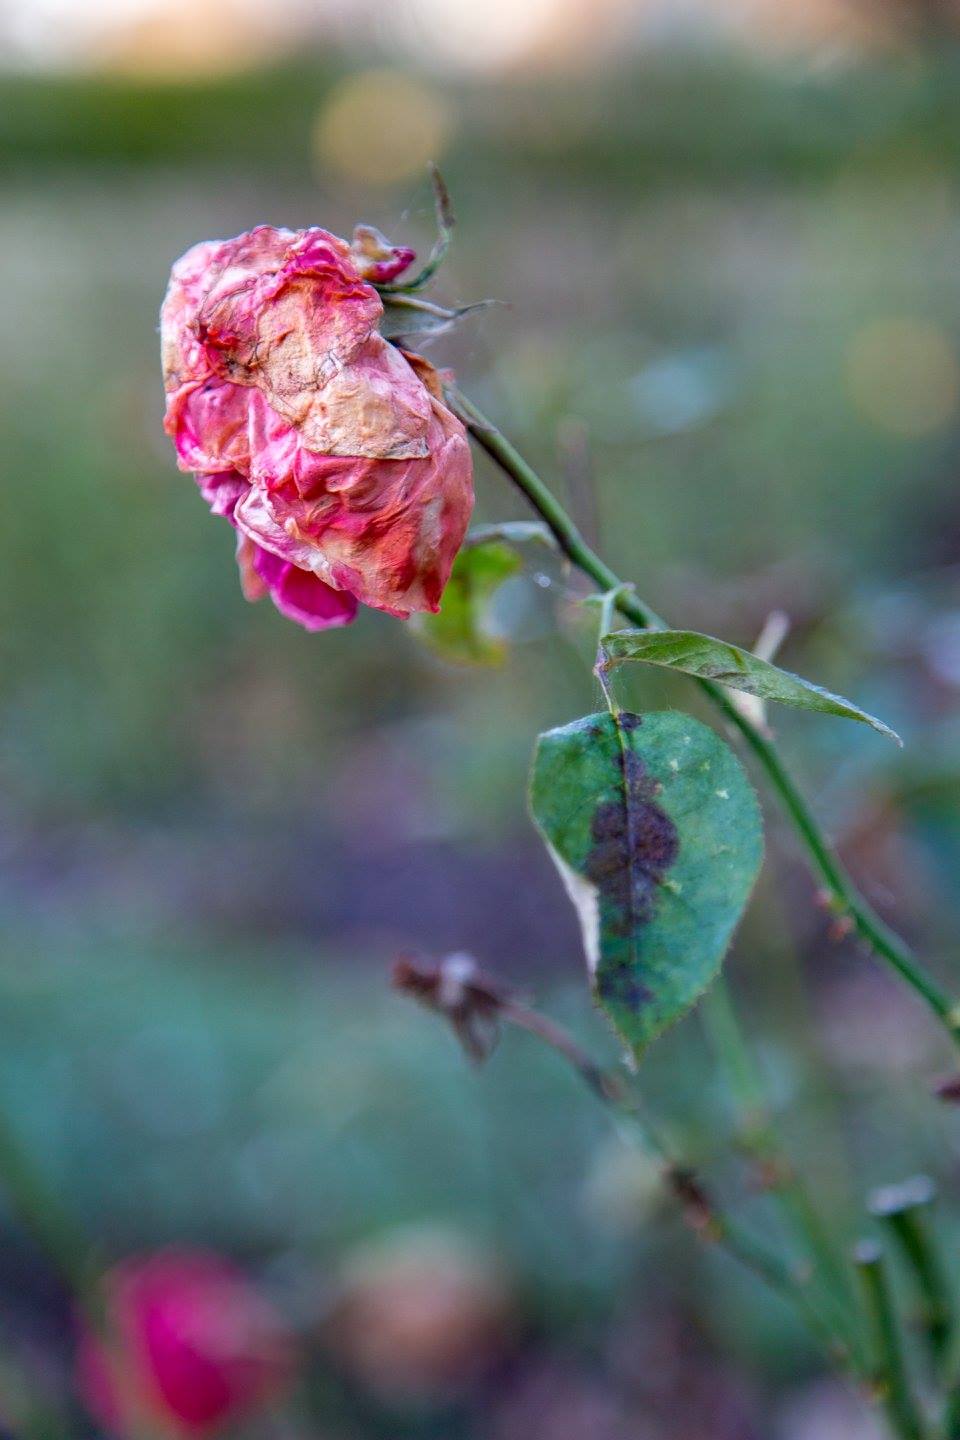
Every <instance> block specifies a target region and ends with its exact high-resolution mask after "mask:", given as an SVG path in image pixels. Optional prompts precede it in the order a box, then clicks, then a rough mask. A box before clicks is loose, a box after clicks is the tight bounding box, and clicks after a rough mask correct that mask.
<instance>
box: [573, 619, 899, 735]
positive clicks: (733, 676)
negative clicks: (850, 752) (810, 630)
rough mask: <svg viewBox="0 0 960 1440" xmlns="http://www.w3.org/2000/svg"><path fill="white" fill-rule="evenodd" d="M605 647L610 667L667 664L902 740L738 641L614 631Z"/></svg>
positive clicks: (673, 633) (849, 703)
mask: <svg viewBox="0 0 960 1440" xmlns="http://www.w3.org/2000/svg"><path fill="white" fill-rule="evenodd" d="M601 649H602V651H603V655H604V660H605V662H606V664H607V665H620V664H622V663H623V662H624V661H625V660H640V661H643V662H644V663H645V664H647V665H663V666H665V667H666V668H667V669H669V670H681V671H682V672H683V673H684V674H685V675H696V676H697V677H698V679H700V680H715V681H718V682H719V683H720V684H721V685H729V686H731V687H732V688H733V689H734V690H744V691H746V693H747V694H748V695H757V696H759V698H760V699H761V700H779V701H780V703H781V704H782V705H793V706H794V707H795V708H796V709H798V710H819V711H821V712H822V713H823V714H825V715H844V716H846V718H847V719H848V720H860V721H862V722H863V724H865V725H870V726H872V727H873V729H874V730H877V731H879V732H880V734H881V735H886V736H888V737H889V738H890V739H891V740H895V741H896V743H897V744H898V745H902V744H903V741H902V740H901V739H900V736H899V735H898V734H897V733H896V731H895V730H891V729H890V727H889V725H884V723H883V721H882V720H878V719H877V718H876V716H874V715H869V714H868V713H867V711H866V710H861V709H860V707H859V705H854V704H853V703H852V701H850V700H844V698H843V696H842V695H833V694H832V693H831V692H830V691H829V690H824V689H822V688H821V687H820V686H819V685H814V684H812V683H811V682H810V681H809V680H803V679H801V677H800V676H799V675H793V674H791V673H790V671H789V670H781V669H780V667H779V666H777V665H771V664H770V662H769V660H761V659H760V658H759V656H757V655H751V653H750V651H749V650H741V649H740V647H739V645H731V644H729V643H728V642H727V641H726V640H714V639H713V637H712V636H711V635H699V634H698V633H697V632H696V631H695V630H615V631H614V632H613V633H612V634H611V635H605V636H604V637H603V640H602V641H601Z"/></svg>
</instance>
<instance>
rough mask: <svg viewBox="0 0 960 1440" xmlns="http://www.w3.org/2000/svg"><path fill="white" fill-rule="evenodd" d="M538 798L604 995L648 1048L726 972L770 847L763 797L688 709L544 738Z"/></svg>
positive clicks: (638, 1043) (629, 1037)
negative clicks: (722, 968) (731, 947)
mask: <svg viewBox="0 0 960 1440" xmlns="http://www.w3.org/2000/svg"><path fill="white" fill-rule="evenodd" d="M530 808H531V812H532V814H533V818H534V821H535V822H536V825H537V827H538V829H539V830H540V832H541V834H542V835H543V838H544V839H545V841H546V843H547V846H548V848H549V850H550V854H551V856H552V858H553V860H554V862H555V863H556V865H557V868H558V870H559V871H560V874H561V877H562V879H563V881H564V884H565V886H566V889H567V892H568V894H569V895H570V898H571V899H572V901H573V903H574V905H575V906H576V908H577V911H578V913H579V917H580V924H581V929H582V931H583V944H584V950H585V952H586V957H587V964H588V967H589V970H590V974H591V981H592V985H593V990H594V994H595V996H596V999H597V1002H598V1003H599V1005H600V1007H601V1009H602V1010H603V1011H604V1012H605V1013H606V1015H607V1016H608V1018H609V1019H610V1020H611V1021H612V1022H613V1025H614V1027H615V1029H616V1030H617V1031H618V1032H619V1033H620V1035H621V1036H622V1037H623V1039H624V1040H626V1041H627V1042H628V1044H629V1045H630V1046H631V1047H632V1048H633V1049H634V1051H635V1052H636V1053H638V1054H639V1052H640V1051H642V1050H643V1049H644V1048H645V1047H646V1046H647V1045H648V1044H649V1043H650V1041H651V1040H654V1039H655V1038H656V1037H657V1036H658V1035H659V1034H661V1032H662V1031H663V1030H665V1029H666V1028H667V1026H668V1025H671V1024H673V1022H674V1021H675V1020H678V1019H679V1018H680V1016H681V1015H683V1014H684V1012H685V1011H686V1010H687V1009H689V1007H690V1006H691V1005H692V1004H693V1003H694V1001H695V1000H697V999H698V998H699V996H700V995H701V994H702V993H703V991H704V990H705V989H706V988H707V986H708V985H709V984H710V982H711V981H712V980H713V979H714V978H715V977H716V975H717V974H718V972H719V970H720V966H721V963H722V961H723V956H724V953H725V951H726V949H727V945H728V944H729V942H730V937H731V935H732V933H733V930H734V927H735V926H736V924H737V921H738V920H739V919H740V915H741V913H742V911H743V908H744V906H745V905H746V903H747V900H748V898H749V895H750V891H751V890H752V888H753V883H754V881H755V879H756V877H757V873H758V871H759V869H760V862H761V859H762V857H763V827H762V821H761V818H760V809H759V806H758V804H757V798H756V795H755V794H754V792H753V788H752V787H751V785H750V782H749V780H748V779H747V777H746V775H745V774H744V771H743V768H742V766H741V765H740V762H739V761H738V760H737V758H736V756H735V755H734V754H733V751H732V750H731V749H730V748H729V746H728V745H726V744H725V743H724V742H723V741H722V740H721V739H720V737H719V736H718V735H716V734H714V732H713V731H712V730H710V729H708V728H707V726H705V725H702V724H701V723H700V722H699V721H698V720H693V719H691V717H690V716H689V715H682V714H679V713H678V712H676V711H669V710H668V711H661V712H658V713H656V714H650V715H644V716H642V717H641V716H639V715H631V714H629V713H628V712H626V711H624V712H622V713H621V714H619V715H618V716H616V717H614V716H612V715H609V714H599V715H588V716H587V717H586V718H585V719H583V720H577V721H575V722H574V723H573V724H572V725H565V726H563V727H562V728H561V729H559V730H549V731H547V733H546V734H545V735H541V736H540V738H539V741H538V743H537V751H536V755H535V758H534V763H533V774H532V778H531V787H530Z"/></svg>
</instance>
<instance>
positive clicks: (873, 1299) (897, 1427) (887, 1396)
mask: <svg viewBox="0 0 960 1440" xmlns="http://www.w3.org/2000/svg"><path fill="white" fill-rule="evenodd" d="M854 1262H855V1264H856V1267H857V1270H858V1271H859V1274H860V1278H861V1281H862V1283H863V1293H864V1298H865V1300H866V1304H867V1309H868V1310H869V1312H870V1317H871V1320H872V1322H873V1339H874V1354H875V1371H874V1388H875V1390H876V1396H877V1400H878V1401H879V1402H880V1404H881V1405H883V1407H884V1409H885V1410H886V1413H887V1419H888V1421H889V1423H890V1428H891V1430H892V1431H893V1433H894V1434H895V1435H897V1436H898V1437H900V1440H924V1437H925V1435H926V1426H925V1425H924V1423H923V1417H922V1416H921V1414H920V1410H919V1407H918V1405H917V1402H916V1399H915V1397H914V1394H913V1390H912V1388H911V1386H910V1379H909V1376H908V1374H907V1366H906V1361H905V1359H904V1354H903V1346H902V1343H901V1337H900V1329H899V1326H898V1325H897V1320H896V1315H895V1314H894V1308H893V1297H892V1295H891V1293H890V1284H889V1281H888V1279H887V1274H886V1270H885V1269H884V1264H883V1256H882V1254H881V1251H880V1247H879V1246H877V1245H874V1244H872V1243H871V1242H869V1241H865V1242H863V1243H862V1244H861V1245H860V1246H858V1248H857V1251H856V1253H855V1255H854Z"/></svg>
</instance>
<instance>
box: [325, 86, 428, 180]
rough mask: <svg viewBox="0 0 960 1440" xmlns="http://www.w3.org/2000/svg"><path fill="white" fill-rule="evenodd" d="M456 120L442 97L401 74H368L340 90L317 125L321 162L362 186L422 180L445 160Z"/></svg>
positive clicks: (339, 88) (335, 93)
mask: <svg viewBox="0 0 960 1440" xmlns="http://www.w3.org/2000/svg"><path fill="white" fill-rule="evenodd" d="M451 129H452V117H451V115H450V111H449V107H448V106H447V105H446V104H444V102H443V100H442V99H441V98H440V96H439V95H438V94H437V93H436V92H435V91H434V90H432V89H430V88H429V87H427V86H426V85H424V84H423V83H422V82H421V81H419V80H415V79H413V78H412V77H411V76H408V75H402V74H401V73H400V72H399V71H397V70H389V69H380V70H364V71H362V72H361V73H360V74H358V75H351V76H350V77H349V78H348V79H346V80H344V81H342V82H341V83H340V85H339V86H338V87H337V88H336V89H335V90H334V92H333V94H332V95H331V96H330V99H329V100H328V101H327V103H326V105H325V106H324V107H323V109H322V110H321V111H320V113H319V114H318V116H317V119H316V122H315V124H314V132H313V138H314V154H315V155H316V158H317V160H318V161H319V163H320V164H321V165H322V166H324V167H328V166H331V167H333V168H334V169H335V170H337V171H339V173H340V174H341V175H345V176H347V177H348V178H349V179H351V180H355V181H357V182H359V183H361V184H368V185H389V184H391V183H392V182H394V181H398V180H408V179H410V178H411V176H414V175H422V174H423V171H424V168H425V167H426V165H427V164H428V163H429V161H431V160H437V161H438V160H439V159H440V157H441V155H442V153H443V150H444V148H445V146H446V144H447V141H448V140H449V138H450V132H451Z"/></svg>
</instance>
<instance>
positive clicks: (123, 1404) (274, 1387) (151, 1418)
mask: <svg viewBox="0 0 960 1440" xmlns="http://www.w3.org/2000/svg"><path fill="white" fill-rule="evenodd" d="M103 1294H104V1301H105V1314H104V1322H105V1323H104V1336H101V1335H99V1334H94V1333H93V1332H92V1331H91V1330H89V1329H88V1330H85V1331H84V1332H83V1333H82V1335H81V1339H80V1345H79V1349H78V1352H77V1382H78V1386H79V1390H80V1394H81V1396H82V1398H83V1400H84V1402H85V1404H86V1405H87V1407H88V1409H89V1410H90V1413H91V1414H92V1415H93V1416H94V1417H95V1418H96V1419H97V1420H98V1422H99V1423H100V1424H101V1425H103V1426H104V1427H105V1428H106V1429H107V1430H110V1431H111V1432H113V1433H114V1434H117V1435H135V1434H137V1433H142V1432H143V1431H144V1430H146V1432H147V1433H150V1430H151V1428H153V1429H154V1430H160V1431H161V1432H162V1433H165V1434H173V1435H177V1436H206V1435H210V1434H213V1433H214V1432H215V1431H217V1430H219V1429H220V1428H221V1427H223V1426H225V1425H227V1424H230V1423H232V1422H234V1421H236V1420H237V1419H239V1418H240V1417H241V1416H243V1415H245V1414H248V1413H249V1412H250V1411H252V1410H255V1409H257V1408H258V1407H259V1406H261V1405H263V1404H264V1403H265V1402H267V1401H268V1400H269V1399H271V1398H272V1397H273V1396H275V1395H276V1394H277V1393H278V1392H279V1391H280V1390H281V1389H282V1388H283V1387H284V1384H285V1382H286V1380H287V1378H288V1376H289V1374H290V1369H291V1359H292V1341H291V1337H290V1334H289V1332H288V1331H287V1330H286V1328H285V1326H284V1324H283V1322H282V1321H281V1319H280V1317H279V1316H278V1315H277V1314H276V1312H275V1311H274V1310H273V1309H272V1308H271V1306H269V1305H268V1304H267V1302H266V1301H265V1300H264V1299H263V1298H262V1297H261V1296H260V1295H259V1294H258V1293H257V1292H256V1290H254V1289H253V1288H252V1286H251V1285H250V1284H249V1282H248V1281H247V1280H246V1279H245V1277H244V1275H243V1274H242V1272H241V1271H239V1270H238V1269H236V1267H235V1266H233V1265H231V1264H230V1263H229V1262H228V1261H227V1260H224V1259H223V1258H222V1257H221V1256H219V1255H215V1254H212V1253H210V1252H207V1251H203V1250H186V1249H176V1250H165V1251H160V1252H158V1253H156V1254H154V1255H148V1256H146V1257H143V1256H138V1257H135V1258H133V1259H130V1260H127V1261H124V1262H123V1263H121V1264H119V1265H117V1266H115V1267H114V1268H113V1269H112V1270H111V1271H110V1272H109V1273H108V1274H107V1276H106V1277H105V1280H104V1283H103Z"/></svg>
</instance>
